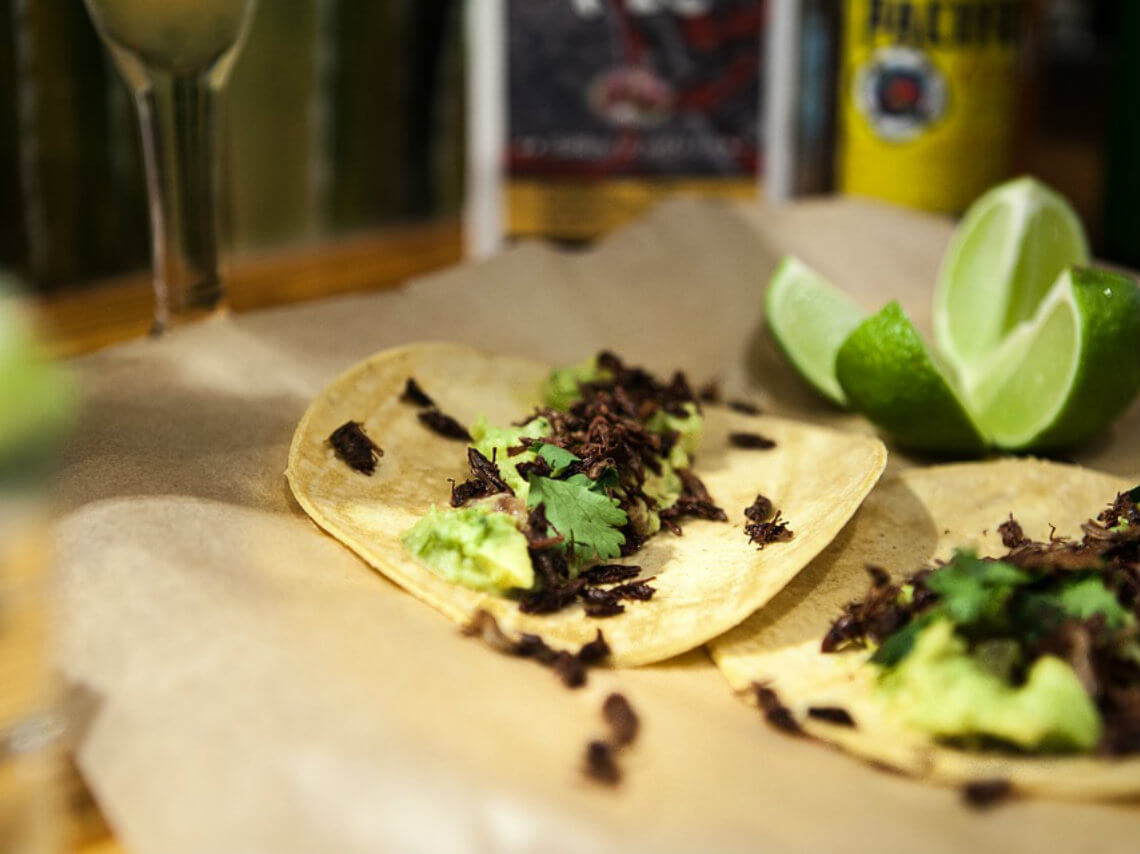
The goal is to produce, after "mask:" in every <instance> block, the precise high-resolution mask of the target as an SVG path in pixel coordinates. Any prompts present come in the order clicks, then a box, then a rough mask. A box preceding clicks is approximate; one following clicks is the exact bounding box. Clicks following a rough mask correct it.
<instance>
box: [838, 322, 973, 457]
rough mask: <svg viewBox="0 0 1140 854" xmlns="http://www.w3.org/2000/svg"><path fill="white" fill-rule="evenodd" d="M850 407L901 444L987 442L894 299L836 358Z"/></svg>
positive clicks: (961, 447)
mask: <svg viewBox="0 0 1140 854" xmlns="http://www.w3.org/2000/svg"><path fill="white" fill-rule="evenodd" d="M835 374H836V376H837V377H838V379H839V384H840V385H841V386H842V387H843V391H844V392H845V393H846V395H847V399H848V400H849V401H850V403H851V405H852V407H854V408H855V409H857V410H858V411H859V412H861V413H863V415H865V416H866V417H867V418H869V419H870V420H871V421H873V422H874V423H875V424H876V425H877V426H878V427H880V428H881V429H882V430H883V431H884V432H886V433H888V434H890V435H891V436H893V437H894V439H895V440H896V441H897V442H898V443H899V444H900V445H906V446H909V447H912V448H917V449H920V450H926V451H938V452H944V453H976V452H978V451H981V450H982V449H984V448H985V441H984V440H983V438H982V435H981V433H980V432H979V430H978V428H977V427H976V426H975V424H974V421H973V419H971V417H970V415H969V413H968V412H967V410H966V408H965V406H963V404H962V401H961V400H960V399H959V398H958V395H957V393H956V392H955V391H954V387H953V386H952V385H951V384H950V382H949V381H948V380H947V378H946V376H945V375H944V374H943V373H942V370H941V369H940V368H939V367H938V365H937V364H936V363H935V361H934V359H933V358H932V356H931V354H930V351H929V350H928V349H927V348H926V344H925V343H923V341H922V338H921V337H919V334H918V332H917V331H916V330H915V328H914V324H912V323H911V321H910V318H908V317H907V316H906V314H905V313H904V312H903V310H902V308H901V307H900V306H899V304H898V303H897V302H890V303H888V304H887V306H886V307H885V308H884V309H883V310H882V311H880V312H879V313H878V314H875V315H872V316H871V317H869V318H867V319H866V320H865V321H863V323H861V324H860V325H859V326H858V327H857V328H856V329H855V331H854V332H852V333H851V334H850V335H849V336H848V337H847V340H846V341H844V342H843V345H842V346H841V347H840V348H839V353H838V355H837V356H836V360H835Z"/></svg>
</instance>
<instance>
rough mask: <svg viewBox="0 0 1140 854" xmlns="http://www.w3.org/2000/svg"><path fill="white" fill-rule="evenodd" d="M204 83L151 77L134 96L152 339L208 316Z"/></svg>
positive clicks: (210, 159) (212, 111) (211, 222)
mask: <svg viewBox="0 0 1140 854" xmlns="http://www.w3.org/2000/svg"><path fill="white" fill-rule="evenodd" d="M207 79H208V78H207V77H206V75H177V74H170V73H167V72H157V71H154V70H151V72H150V74H149V81H148V83H149V85H147V86H146V87H145V88H143V89H141V90H140V91H139V92H138V93H137V95H136V100H137V102H138V111H139V121H140V123H141V129H142V143H143V156H144V159H145V164H146V175H147V192H148V195H149V197H150V205H149V206H150V221H151V231H152V240H151V244H152V247H153V250H152V251H153V261H154V278H155V295H156V300H157V303H156V308H155V329H154V331H155V332H162V331H163V330H164V329H165V328H167V327H168V326H170V325H172V324H177V323H178V322H179V321H181V320H184V319H190V318H192V317H198V316H201V315H203V314H208V313H209V312H211V311H213V310H214V309H216V308H218V307H219V306H220V304H221V301H222V296H223V291H222V280H221V277H220V276H219V275H218V235H217V231H216V228H217V226H216V223H217V222H218V217H217V213H218V210H217V196H218V174H217V168H218V158H217V148H218V142H217V141H218V121H217V119H218V116H217V112H218V97H219V95H218V92H217V90H215V89H214V88H212V87H211V86H210V85H209V84H208V82H207Z"/></svg>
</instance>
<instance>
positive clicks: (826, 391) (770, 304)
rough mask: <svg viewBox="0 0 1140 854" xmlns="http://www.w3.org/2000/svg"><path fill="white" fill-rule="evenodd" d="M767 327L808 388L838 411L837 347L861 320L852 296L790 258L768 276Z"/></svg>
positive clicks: (840, 397)
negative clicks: (809, 385)
mask: <svg viewBox="0 0 1140 854" xmlns="http://www.w3.org/2000/svg"><path fill="white" fill-rule="evenodd" d="M765 313H766V314H767V316H768V327H769V328H770V329H771V330H772V335H773V337H774V338H775V339H776V343H777V344H778V345H779V346H780V349H781V350H783V352H784V355H785V356H787V358H788V361H790V362H791V363H792V364H793V365H794V366H795V368H796V370H797V371H799V372H800V375H801V376H803V378H804V379H805V380H807V381H808V382H809V383H810V384H811V386H812V387H813V388H814V389H815V390H816V391H818V392H819V393H820V394H822V395H823V396H824V397H826V398H827V399H828V400H830V401H831V402H832V403H836V404H838V405H840V406H845V405H846V404H847V398H846V397H845V396H844V394H843V389H842V388H840V386H839V381H838V380H837V379H836V378H835V354H836V353H837V352H838V351H839V345H840V344H842V343H843V341H844V340H845V339H846V338H847V336H848V335H849V334H850V333H851V331H852V330H853V329H854V328H855V327H856V326H858V325H859V324H860V323H861V322H862V320H863V318H864V314H863V311H862V310H861V309H860V308H859V306H857V305H856V304H855V303H854V302H853V301H852V300H851V298H850V297H848V296H847V295H846V294H845V293H843V292H842V291H840V290H838V289H837V288H835V287H834V286H832V285H831V284H830V283H828V282H827V281H826V280H825V279H824V278H823V277H822V276H820V275H819V274H818V273H816V272H815V271H814V270H812V269H811V268H810V267H808V266H807V265H806V264H804V263H803V262H802V261H800V260H799V259H798V258H793V257H791V256H788V257H786V258H784V259H783V260H782V261H781V262H780V265H779V266H778V267H777V268H776V272H775V273H773V274H772V280H771V281H770V282H769V283H768V293H767V297H766V299H765Z"/></svg>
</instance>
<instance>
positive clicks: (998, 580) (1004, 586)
mask: <svg viewBox="0 0 1140 854" xmlns="http://www.w3.org/2000/svg"><path fill="white" fill-rule="evenodd" d="M1030 581H1032V576H1030V575H1029V574H1028V573H1026V572H1023V571H1022V570H1020V569H1018V568H1017V567H1016V566H1013V565H1012V564H1008V563H1004V562H1002V561H984V560H979V559H978V558H977V556H975V555H974V553H973V552H968V551H958V552H955V553H954V558H953V559H952V560H951V561H950V562H949V563H948V564H946V565H945V566H943V567H940V568H939V569H937V570H935V571H934V572H932V573H931V574H930V575H929V576H928V577H927V579H926V586H927V587H928V588H930V589H931V590H933V591H934V592H935V593H937V594H939V596H940V600H939V603H938V610H940V611H941V612H942V613H943V614H945V616H947V617H949V618H950V619H951V620H953V621H954V622H955V623H957V624H958V625H960V626H970V625H973V624H975V623H981V622H989V621H993V620H996V619H997V618H998V617H1000V615H1001V613H1002V611H1003V609H1004V606H1005V603H1006V600H1008V599H1009V597H1010V595H1011V594H1012V593H1013V591H1014V589H1015V588H1017V587H1020V586H1021V585H1023V584H1028V583H1029V582H1030Z"/></svg>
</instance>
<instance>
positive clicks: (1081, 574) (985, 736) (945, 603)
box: [821, 488, 1140, 756]
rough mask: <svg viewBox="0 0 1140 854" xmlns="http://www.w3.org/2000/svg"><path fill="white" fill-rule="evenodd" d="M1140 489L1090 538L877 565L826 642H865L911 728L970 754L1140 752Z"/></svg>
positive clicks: (843, 645) (836, 650) (1016, 531)
mask: <svg viewBox="0 0 1140 854" xmlns="http://www.w3.org/2000/svg"><path fill="white" fill-rule="evenodd" d="M1137 499H1140V488H1137V489H1134V490H1132V491H1131V492H1128V493H1124V494H1121V495H1118V496H1117V497H1116V500H1115V501H1113V503H1112V505H1111V506H1110V507H1108V508H1107V509H1106V510H1104V511H1103V512H1102V513H1101V514H1100V515H1099V516H1098V517H1097V519H1095V520H1089V521H1088V522H1086V523H1085V524H1084V526H1083V536H1082V538H1081V539H1080V540H1079V541H1074V540H1067V539H1063V538H1051V539H1050V540H1049V541H1048V542H1034V541H1031V540H1029V539H1027V538H1026V537H1025V536H1024V535H1023V533H1022V529H1021V526H1020V525H1019V524H1018V523H1017V522H1016V521H1015V520H1014V519H1013V517H1012V516H1011V517H1010V518H1009V520H1008V521H1007V522H1005V523H1003V524H1002V525H1001V527H1000V529H999V530H1000V533H1001V536H1002V541H1003V544H1004V546H1005V547H1006V548H1007V549H1008V551H1007V552H1006V553H1005V554H1004V555H1002V556H1001V557H999V558H979V557H977V556H976V555H975V554H974V553H973V552H972V551H969V550H959V551H956V552H955V553H954V555H953V557H952V558H951V559H950V560H949V561H948V562H946V563H944V564H942V565H940V566H937V567H935V568H928V569H923V570H920V571H918V572H917V573H914V574H913V575H910V576H909V577H906V578H904V579H901V580H897V581H892V579H891V578H890V576H888V575H887V573H886V572H884V571H882V570H879V569H876V568H873V567H871V568H870V574H871V584H870V589H869V591H868V592H867V594H866V596H865V597H864V598H863V599H862V600H860V601H857V602H851V603H849V604H847V605H846V606H845V607H844V609H843V612H842V614H841V615H840V616H839V617H838V618H837V619H836V620H835V621H834V622H833V623H832V625H831V627H830V629H829V630H828V632H827V634H826V635H825V636H824V638H823V641H822V644H821V651H822V652H824V653H831V654H843V653H844V652H845V651H848V650H851V649H853V648H861V649H867V650H870V651H871V654H870V656H869V658H868V660H867V665H866V666H868V667H870V668H873V669H874V671H875V678H874V685H875V692H876V695H877V697H878V699H879V701H880V702H881V703H883V704H885V706H886V707H887V708H888V709H889V711H890V713H891V714H892V715H894V716H897V717H898V718H899V719H900V720H902V721H903V722H905V723H906V724H907V725H909V726H911V727H913V728H915V729H917V730H920V731H922V732H925V733H926V734H928V735H929V736H930V737H931V738H933V739H935V740H936V741H939V742H941V743H944V744H947V745H950V746H954V747H958V748H965V749H986V750H998V751H1012V752H1022V753H1042V754H1044V753H1049V754H1062V753H1096V754H1099V755H1105V756H1123V755H1127V754H1136V753H1140V509H1138V507H1137Z"/></svg>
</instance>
